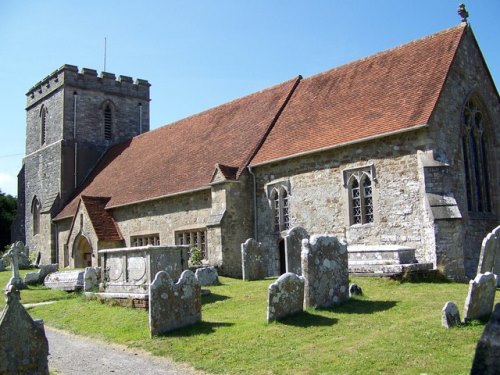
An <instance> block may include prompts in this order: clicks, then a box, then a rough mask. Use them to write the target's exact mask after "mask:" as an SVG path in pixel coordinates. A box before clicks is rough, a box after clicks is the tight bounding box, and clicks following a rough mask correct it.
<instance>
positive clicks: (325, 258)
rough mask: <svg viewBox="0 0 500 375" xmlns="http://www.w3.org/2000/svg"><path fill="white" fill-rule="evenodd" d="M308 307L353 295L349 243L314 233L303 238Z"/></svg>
mask: <svg viewBox="0 0 500 375" xmlns="http://www.w3.org/2000/svg"><path fill="white" fill-rule="evenodd" d="M301 257H302V276H304V279H305V288H304V308H308V307H331V306H333V305H336V304H340V303H342V302H344V301H346V300H348V299H349V270H348V265H347V243H346V242H345V241H344V240H338V239H337V237H334V236H327V235H323V236H318V235H313V236H311V238H310V239H309V240H308V239H304V240H303V241H302V253H301Z"/></svg>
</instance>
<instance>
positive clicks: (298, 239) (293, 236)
mask: <svg viewBox="0 0 500 375" xmlns="http://www.w3.org/2000/svg"><path fill="white" fill-rule="evenodd" d="M305 238H309V233H307V231H306V230H305V229H304V228H302V227H294V228H292V229H290V230H289V231H288V232H287V233H286V236H285V264H286V272H292V273H296V274H297V275H302V265H301V259H300V253H301V252H302V240H303V239H305Z"/></svg>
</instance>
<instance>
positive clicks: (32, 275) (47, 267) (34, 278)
mask: <svg viewBox="0 0 500 375" xmlns="http://www.w3.org/2000/svg"><path fill="white" fill-rule="evenodd" d="M57 271H59V264H57V263H54V264H41V265H40V266H38V271H37V272H29V273H27V274H26V276H24V282H25V283H26V284H27V285H33V284H41V283H43V280H45V278H46V277H47V275H49V274H51V273H53V272H57Z"/></svg>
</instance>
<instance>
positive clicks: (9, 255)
mask: <svg viewBox="0 0 500 375" xmlns="http://www.w3.org/2000/svg"><path fill="white" fill-rule="evenodd" d="M23 255H24V245H23V243H22V242H21V241H18V242H16V243H14V244H12V245H11V247H10V250H9V251H8V252H6V253H5V255H4V258H6V259H8V260H9V261H10V268H11V270H12V277H11V278H10V280H9V282H8V283H7V285H6V286H5V290H7V289H8V288H9V286H10V285H13V286H14V287H15V288H16V289H17V290H20V289H25V288H26V284H24V281H23V279H22V278H21V276H20V275H19V261H20V259H22V257H23Z"/></svg>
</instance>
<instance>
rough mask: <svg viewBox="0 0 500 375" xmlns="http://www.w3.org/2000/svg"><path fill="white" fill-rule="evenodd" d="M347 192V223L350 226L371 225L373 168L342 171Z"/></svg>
mask: <svg viewBox="0 0 500 375" xmlns="http://www.w3.org/2000/svg"><path fill="white" fill-rule="evenodd" d="M343 174H344V181H347V186H346V188H347V190H348V192H349V195H348V196H349V221H350V224H351V225H355V224H368V223H373V212H374V209H373V186H372V181H373V179H374V175H375V169H374V168H373V166H369V167H366V168H360V169H356V170H350V171H348V170H347V171H344V172H343Z"/></svg>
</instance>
